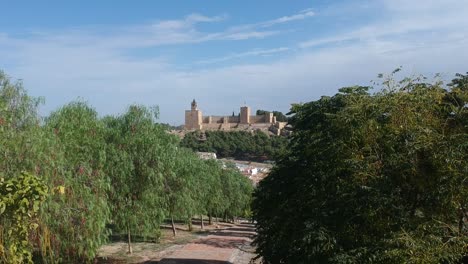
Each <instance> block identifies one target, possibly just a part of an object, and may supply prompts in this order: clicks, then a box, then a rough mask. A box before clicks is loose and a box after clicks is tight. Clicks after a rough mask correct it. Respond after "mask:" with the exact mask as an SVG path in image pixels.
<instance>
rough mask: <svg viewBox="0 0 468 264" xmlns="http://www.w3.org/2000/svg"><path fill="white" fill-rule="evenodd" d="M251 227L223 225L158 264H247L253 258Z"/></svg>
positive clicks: (174, 251) (171, 252) (169, 254)
mask: <svg viewBox="0 0 468 264" xmlns="http://www.w3.org/2000/svg"><path fill="white" fill-rule="evenodd" d="M254 235H255V227H254V226H253V225H252V224H247V223H241V224H229V225H228V224H226V225H224V224H223V225H222V226H220V228H219V229H213V230H210V231H209V232H208V233H207V234H206V235H204V236H200V237H199V238H198V239H196V240H194V241H192V242H190V243H188V244H185V245H183V246H181V247H178V248H175V249H174V250H168V254H166V255H164V256H163V258H162V259H161V260H160V261H159V262H157V263H159V264H249V263H255V262H251V260H252V259H253V258H254V257H255V254H254V248H253V247H252V245H251V243H252V238H253V236H254Z"/></svg>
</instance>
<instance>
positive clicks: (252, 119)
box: [250, 115, 265, 124]
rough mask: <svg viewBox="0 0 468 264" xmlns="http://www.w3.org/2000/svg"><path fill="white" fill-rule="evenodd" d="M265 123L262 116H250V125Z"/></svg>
mask: <svg viewBox="0 0 468 264" xmlns="http://www.w3.org/2000/svg"><path fill="white" fill-rule="evenodd" d="M257 123H265V116H264V115H259V116H258V115H255V116H250V124H257Z"/></svg>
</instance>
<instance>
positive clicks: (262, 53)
mask: <svg viewBox="0 0 468 264" xmlns="http://www.w3.org/2000/svg"><path fill="white" fill-rule="evenodd" d="M288 50H290V49H289V48H287V47H280V48H274V49H257V50H252V51H247V52H241V53H235V54H230V55H227V56H224V57H220V58H214V59H207V60H201V61H198V62H197V64H213V63H219V62H224V61H229V60H232V59H238V58H244V57H251V56H266V55H271V54H275V53H280V52H285V51H288Z"/></svg>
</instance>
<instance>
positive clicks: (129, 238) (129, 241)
mask: <svg viewBox="0 0 468 264" xmlns="http://www.w3.org/2000/svg"><path fill="white" fill-rule="evenodd" d="M127 237H128V252H127V253H128V254H130V255H131V254H133V250H132V239H131V238H132V237H131V235H130V226H127Z"/></svg>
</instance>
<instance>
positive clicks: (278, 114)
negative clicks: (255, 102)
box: [256, 109, 289, 122]
mask: <svg viewBox="0 0 468 264" xmlns="http://www.w3.org/2000/svg"><path fill="white" fill-rule="evenodd" d="M268 113H273V116H275V117H276V121H278V122H288V121H289V118H288V117H287V116H286V115H284V114H283V113H281V112H280V111H266V110H261V109H258V110H257V112H256V115H264V114H268Z"/></svg>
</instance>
